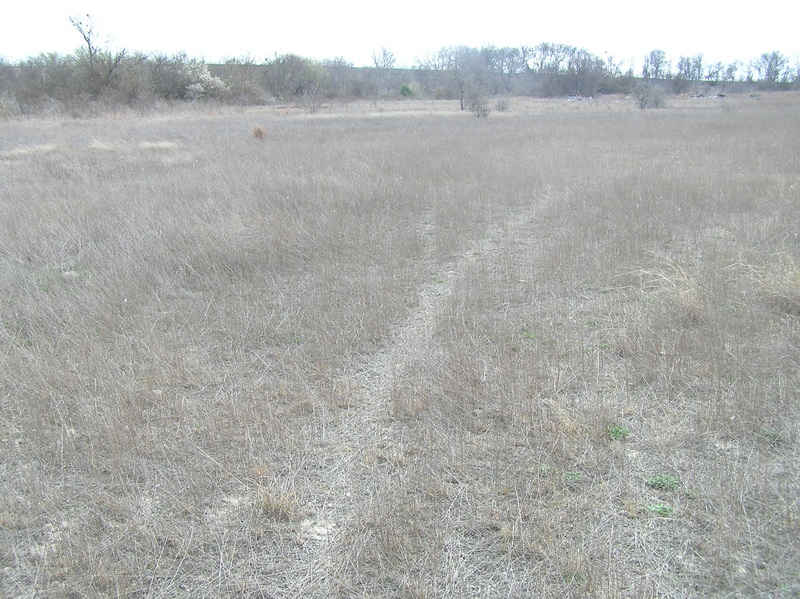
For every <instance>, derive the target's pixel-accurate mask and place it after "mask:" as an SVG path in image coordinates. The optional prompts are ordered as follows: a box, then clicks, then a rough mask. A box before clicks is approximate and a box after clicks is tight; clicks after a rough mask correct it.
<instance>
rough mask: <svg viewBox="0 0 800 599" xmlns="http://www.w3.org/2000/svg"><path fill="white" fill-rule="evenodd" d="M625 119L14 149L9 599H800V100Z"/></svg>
mask: <svg viewBox="0 0 800 599" xmlns="http://www.w3.org/2000/svg"><path fill="white" fill-rule="evenodd" d="M620 100H621V101H620V102H616V101H613V100H609V101H607V102H606V101H598V102H582V103H571V104H569V105H567V104H564V103H560V102H555V101H531V102H526V101H523V100H522V99H514V106H513V110H512V111H509V112H507V113H502V114H497V115H496V116H495V115H492V118H490V119H488V120H486V121H483V120H481V121H478V120H476V119H474V118H473V117H472V116H471V115H469V114H461V113H460V111H458V110H457V108H456V109H453V108H452V106H451V104H434V103H430V104H419V103H416V102H415V103H398V104H397V110H399V111H404V112H392V111H391V110H390V108H391V107H387V106H381V108H383V109H384V112H383V113H381V114H378V113H377V110H376V108H375V107H374V106H372V105H371V104H370V105H369V106H367V105H366V104H365V105H364V106H356V105H351V106H350V107H349V108H348V110H349V111H350V113H348V114H342V112H343V111H341V112H340V113H338V114H337V112H336V110H334V111H333V112H332V113H331V114H325V115H318V116H310V115H300V114H299V113H298V114H282V113H279V111H277V110H272V109H269V110H261V109H260V110H259V111H251V112H244V113H241V114H235V113H231V112H224V111H220V112H218V113H215V114H205V113H200V112H197V113H193V114H176V115H161V116H159V117H157V118H149V119H145V118H133V117H131V118H128V119H119V120H89V121H77V120H70V121H64V122H61V121H58V122H57V121H54V120H50V121H45V120H43V121H35V120H32V121H26V122H6V123H4V124H3V130H4V135H3V136H2V138H1V139H0V177H2V180H3V181H4V185H5V187H4V193H3V194H0V214H2V215H3V216H2V218H0V474H1V475H2V479H3V485H4V487H3V489H4V492H3V493H2V494H0V562H1V565H2V575H0V595H3V596H9V597H27V596H31V595H32V594H37V593H38V594H41V595H42V596H53V597H59V596H76V597H77V596H87V597H88V596H90V597H142V596H148V597H169V596H179V595H180V596H253V597H258V596H274V597H298V596H303V597H326V598H327V597H365V596H374V597H395V596H404V597H468V596H486V597H495V596H521V597H522V596H524V597H543V598H548V597H587V596H588V597H590V596H596V597H622V596H642V597H684V596H694V595H703V596H708V597H719V598H721V597H731V596H773V595H775V594H778V595H780V593H783V594H784V595H785V596H790V594H791V593H795V594H796V593H797V591H798V587H797V567H796V565H795V564H797V563H800V543H798V541H797V539H798V523H797V517H796V514H797V513H798V509H800V504H799V503H798V501H799V500H798V498H800V475H799V474H798V473H800V462H798V459H799V458H798V456H800V451H798V443H800V430H798V419H799V418H800V407H799V406H798V397H800V372H799V371H798V368H797V364H798V363H800V343H799V342H800V319H798V317H797V315H796V313H795V310H794V308H793V304H794V303H795V302H796V280H795V279H796V274H797V264H800V245H799V244H798V241H797V237H796V233H797V231H798V230H800V213H798V210H797V206H798V205H800V195H799V194H800V188H798V185H797V181H796V179H797V171H798V168H797V167H798V165H797V156H799V155H800V146H798V144H799V143H800V142H798V138H797V135H796V131H797V130H798V127H800V110H798V106H800V98H798V97H797V95H796V94H778V95H772V94H762V95H761V96H760V97H759V98H758V99H757V100H752V99H749V98H746V97H745V98H736V97H733V96H731V97H728V98H726V102H727V103H728V104H729V105H730V110H724V111H723V110H720V109H719V107H714V106H712V105H711V103H698V102H689V101H688V100H686V101H684V100H681V99H679V98H676V99H674V100H672V101H671V102H670V104H669V106H668V107H666V108H664V109H662V110H658V111H640V110H637V109H636V103H635V102H636V101H635V99H629V100H622V99H620ZM577 104H580V106H577ZM412 109H413V110H412ZM253 122H260V123H262V124H261V125H259V127H263V129H264V131H268V132H269V143H255V142H254V140H253V138H251V137H250V136H249V135H247V132H248V130H249V129H250V128H251V127H253V125H252V123H253ZM243 132H244V134H243ZM487 148H491V151H489V150H487ZM630 430H633V431H635V434H630ZM623 440H624V443H623V442H619V441H623ZM610 441H614V442H610ZM660 472H666V473H667V474H664V475H661V476H654V474H658V473H660ZM676 473H680V479H678V478H677V477H676V476H675V474H676ZM648 481H650V482H652V484H650V482H648ZM678 489H684V490H685V489H696V490H698V491H697V492H694V491H690V490H686V491H685V492H684V491H680V492H678ZM664 501H669V504H667V503H664ZM654 516H669V517H663V518H662V517H658V518H656V517H654ZM634 541H635V542H634Z"/></svg>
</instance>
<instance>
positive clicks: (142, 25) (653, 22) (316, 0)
mask: <svg viewBox="0 0 800 599" xmlns="http://www.w3.org/2000/svg"><path fill="white" fill-rule="evenodd" d="M779 5H780V7H779ZM737 6H738V7H737ZM743 6H744V5H743V4H740V3H734V2H732V1H730V0H729V1H727V2H720V1H719V0H711V1H709V0H666V1H660V0H650V1H648V0H609V1H607V2H602V1H600V0H550V1H549V2H547V1H545V2H543V1H542V0H538V1H537V0H523V2H522V3H520V2H517V1H515V0H512V1H507V2H503V3H501V4H499V5H498V4H496V3H495V2H492V1H487V0H483V1H482V0H472V2H470V0H403V1H401V2H386V3H378V2H375V1H374V0H339V1H338V2H335V1H331V0H328V1H320V0H306V1H299V2H298V1H296V0H294V1H293V0H279V1H275V0H271V1H270V0H267V1H263V0H262V1H261V2H259V1H258V0H256V2H252V1H248V2H243V1H241V0H227V1H219V0H217V1H215V2H208V3H206V4H200V3H197V2H194V3H191V4H188V3H183V2H181V3H176V2H172V1H171V0H161V1H156V0H137V1H135V2H131V1H124V0H123V1H114V2H112V1H109V0H38V1H32V0H10V2H9V3H7V4H6V6H5V7H4V8H3V10H2V13H0V56H2V57H5V58H6V59H7V60H12V61H14V60H19V59H21V58H26V57H28V56H32V55H37V54H39V53H40V52H52V51H56V52H60V53H69V52H72V51H74V50H75V49H76V48H77V47H78V46H80V45H81V43H82V42H81V39H80V37H79V36H78V34H77V32H76V31H75V30H74V29H73V28H72V26H71V25H70V23H69V21H68V17H69V16H83V15H86V14H87V13H88V14H91V15H92V19H93V21H94V24H95V29H96V31H97V32H98V33H99V34H100V36H101V41H103V42H107V44H106V45H107V46H108V47H111V48H120V47H125V48H128V49H129V50H140V51H143V52H155V51H161V52H165V53H167V54H172V53H174V52H176V51H181V50H184V51H186V53H187V54H188V55H189V57H191V58H204V59H206V60H207V61H209V62H215V61H219V60H221V59H224V58H230V57H241V56H244V55H250V56H252V57H253V58H254V59H256V60H257V61H258V62H261V61H263V60H264V59H265V58H267V57H271V56H272V55H273V54H275V53H276V52H277V53H283V52H293V53H296V54H300V55H302V56H306V57H308V58H315V59H324V58H333V57H336V56H342V57H344V58H345V59H346V60H348V61H350V62H353V63H355V65H356V66H363V65H367V64H370V62H371V59H370V57H371V55H372V53H373V52H376V51H378V50H380V48H382V47H386V48H388V49H389V50H391V51H392V52H394V53H395V55H396V57H397V60H398V66H412V65H413V64H414V62H415V60H416V59H417V58H418V57H422V56H424V55H426V54H429V53H433V52H435V51H437V50H438V49H439V48H441V47H442V46H449V45H466V46H473V47H480V46H483V45H485V44H490V43H491V44H495V45H497V46H519V45H520V44H526V45H529V46H535V45H536V44H539V43H541V42H557V43H564V44H569V45H573V46H578V47H583V48H586V49H587V50H589V51H590V52H593V53H595V54H597V55H600V56H604V55H605V54H606V53H608V54H610V55H612V56H614V58H616V59H617V60H623V61H625V62H626V64H630V63H632V62H633V63H634V64H635V66H636V68H637V69H638V68H639V67H640V65H641V62H642V57H643V56H644V55H645V54H647V53H648V52H649V51H650V50H653V49H656V48H658V49H662V50H664V51H665V52H666V54H667V58H668V59H669V60H671V61H672V63H673V65H674V64H675V63H676V62H677V59H678V57H679V56H681V55H684V56H690V55H693V54H697V53H703V54H704V56H705V62H706V63H711V62H716V61H722V62H724V63H730V62H733V61H734V60H741V61H744V62H747V61H750V60H752V59H754V58H757V57H758V56H760V55H761V54H762V53H764V52H770V51H772V50H779V51H781V52H783V53H784V54H785V55H786V56H787V57H789V58H790V59H791V61H792V63H794V62H795V61H798V60H800V35H798V33H797V24H798V21H800V19H799V18H798V17H800V3H798V2H796V0H790V1H789V2H780V3H778V2H776V1H770V0H767V1H766V2H762V3H761V4H758V5H756V4H755V3H747V6H748V9H744V8H743Z"/></svg>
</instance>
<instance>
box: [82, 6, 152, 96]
mask: <svg viewBox="0 0 800 599" xmlns="http://www.w3.org/2000/svg"><path fill="white" fill-rule="evenodd" d="M69 21H70V23H71V24H72V26H73V27H74V28H75V30H76V31H77V32H78V34H79V35H80V36H81V38H82V39H83V42H84V47H82V48H81V49H80V50H78V51H77V52H76V60H77V64H78V67H79V70H82V71H83V72H84V74H85V80H84V87H85V91H87V92H88V93H89V94H90V95H92V96H94V97H97V96H100V95H102V94H103V93H104V92H105V91H107V90H108V88H109V87H111V84H112V83H113V82H114V81H115V80H116V79H118V78H119V76H120V73H121V71H122V70H123V68H124V67H125V66H126V62H128V61H127V58H128V51H127V50H126V49H124V48H123V49H121V50H117V51H116V52H111V51H110V50H107V49H105V48H103V47H102V46H101V45H100V43H99V42H98V34H97V32H96V30H95V26H94V22H93V21H92V17H91V15H88V14H87V15H86V16H85V17H70V18H69ZM144 59H145V56H144V55H139V56H137V57H136V58H135V60H134V62H137V63H138V62H142V61H143V60H144Z"/></svg>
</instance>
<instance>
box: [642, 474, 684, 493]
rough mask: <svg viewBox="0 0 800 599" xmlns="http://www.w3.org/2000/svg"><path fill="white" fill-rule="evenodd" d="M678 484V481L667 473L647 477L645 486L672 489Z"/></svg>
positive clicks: (665, 489) (662, 489) (661, 489)
mask: <svg viewBox="0 0 800 599" xmlns="http://www.w3.org/2000/svg"><path fill="white" fill-rule="evenodd" d="M678 485H680V481H679V480H678V479H677V478H675V477H674V476H670V475H669V474H657V475H656V476H654V477H652V478H648V479H647V486H648V487H650V488H651V489H656V490H658V491H674V490H675V489H677V488H678Z"/></svg>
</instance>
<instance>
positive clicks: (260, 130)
mask: <svg viewBox="0 0 800 599" xmlns="http://www.w3.org/2000/svg"><path fill="white" fill-rule="evenodd" d="M253 137H255V138H256V139H266V138H267V132H266V130H265V129H264V127H262V126H261V125H256V126H255V127H253Z"/></svg>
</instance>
